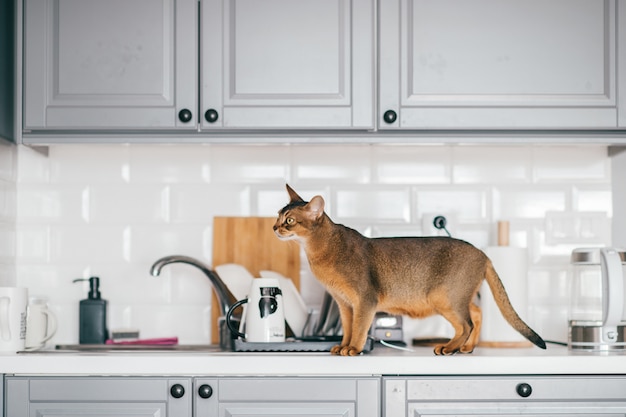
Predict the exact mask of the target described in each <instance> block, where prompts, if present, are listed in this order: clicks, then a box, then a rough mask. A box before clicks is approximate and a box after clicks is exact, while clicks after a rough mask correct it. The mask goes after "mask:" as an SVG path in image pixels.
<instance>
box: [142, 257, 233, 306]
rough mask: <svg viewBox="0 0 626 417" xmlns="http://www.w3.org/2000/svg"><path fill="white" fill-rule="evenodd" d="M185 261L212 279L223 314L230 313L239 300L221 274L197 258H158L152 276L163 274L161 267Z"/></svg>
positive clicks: (153, 266) (152, 268)
mask: <svg viewBox="0 0 626 417" xmlns="http://www.w3.org/2000/svg"><path fill="white" fill-rule="evenodd" d="M177 262H178V263H184V264H188V265H192V266H195V267H196V268H198V269H200V270H201V271H202V272H203V273H204V274H205V275H206V276H207V278H208V279H209V281H211V285H213V290H215V294H216V295H217V301H218V302H219V305H220V311H221V313H222V315H223V316H226V314H228V310H229V309H230V307H231V306H232V305H233V304H234V303H235V302H236V301H237V300H236V299H235V296H234V295H233V293H231V292H230V290H229V289H228V287H227V286H226V284H224V281H222V279H221V278H220V276H219V275H218V274H217V272H215V271H214V270H213V269H211V268H210V267H208V266H207V265H205V264H203V263H202V262H200V261H198V260H197V259H194V258H191V257H189V256H183V255H171V256H164V257H163V258H160V259H158V260H157V261H156V262H155V263H154V264H153V265H152V267H151V268H150V274H152V276H155V277H156V276H158V275H160V274H161V268H163V267H164V266H165V265H168V264H171V263H177Z"/></svg>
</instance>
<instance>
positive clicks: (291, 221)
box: [286, 217, 296, 226]
mask: <svg viewBox="0 0 626 417" xmlns="http://www.w3.org/2000/svg"><path fill="white" fill-rule="evenodd" d="M286 223H287V226H293V225H294V224H296V219H294V218H293V217H287V220H286Z"/></svg>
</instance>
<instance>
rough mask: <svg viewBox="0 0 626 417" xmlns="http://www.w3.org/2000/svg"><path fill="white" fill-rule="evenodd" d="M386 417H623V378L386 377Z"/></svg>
mask: <svg viewBox="0 0 626 417" xmlns="http://www.w3.org/2000/svg"><path fill="white" fill-rule="evenodd" d="M383 404H384V411H383V415H384V416H385V417H408V416H412V417H415V416H512V415H528V416H533V417H538V416H549V415H559V416H574V415H575V416H577V417H586V416H589V417H590V416H615V417H616V416H625V415H626V377H624V376H616V377H611V376H602V377H595V376H584V377H583V376H581V377H576V376H558V377H551V376H545V377H540V376H537V377H521V376H520V377H508V376H493V377H475V376H474V377H423V378H421V377H411V378H407V377H389V378H383Z"/></svg>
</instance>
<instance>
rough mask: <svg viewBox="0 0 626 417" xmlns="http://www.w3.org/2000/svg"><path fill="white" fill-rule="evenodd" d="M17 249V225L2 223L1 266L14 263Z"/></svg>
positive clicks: (0, 242)
mask: <svg viewBox="0 0 626 417" xmlns="http://www.w3.org/2000/svg"><path fill="white" fill-rule="evenodd" d="M15 248H16V232H15V224H13V223H5V222H0V264H6V263H13V262H14V260H15V255H16V253H15Z"/></svg>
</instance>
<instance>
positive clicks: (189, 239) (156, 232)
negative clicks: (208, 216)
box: [130, 223, 212, 264]
mask: <svg viewBox="0 0 626 417" xmlns="http://www.w3.org/2000/svg"><path fill="white" fill-rule="evenodd" d="M131 236H132V239H131V244H130V259H131V263H133V264H134V263H142V264H145V263H152V262H154V261H156V260H157V259H158V258H160V257H162V256H166V255H187V256H191V257H194V258H198V259H199V260H201V261H210V259H211V249H212V246H211V241H212V228H211V227H210V225H209V224H194V223H186V224H181V225H134V226H131Z"/></svg>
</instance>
